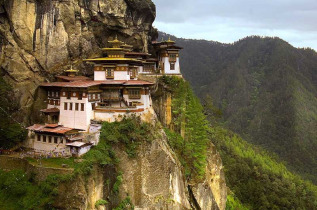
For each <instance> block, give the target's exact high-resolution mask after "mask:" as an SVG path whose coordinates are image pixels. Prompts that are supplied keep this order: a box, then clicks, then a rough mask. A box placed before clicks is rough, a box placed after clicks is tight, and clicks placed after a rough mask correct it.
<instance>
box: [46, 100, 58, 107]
mask: <svg viewBox="0 0 317 210" xmlns="http://www.w3.org/2000/svg"><path fill="white" fill-rule="evenodd" d="M48 104H50V105H55V106H59V100H52V99H50V100H48Z"/></svg>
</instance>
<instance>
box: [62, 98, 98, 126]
mask: <svg viewBox="0 0 317 210" xmlns="http://www.w3.org/2000/svg"><path fill="white" fill-rule="evenodd" d="M64 103H67V110H65V109H64ZM70 103H72V104H73V105H72V110H69V109H70ZM76 103H78V104H79V105H78V110H76V109H75V106H76V105H75V104H76ZM82 103H83V104H84V111H81V104H82ZM91 112H92V108H91V104H90V103H89V102H88V98H83V99H82V100H78V98H77V97H71V98H70V99H67V97H61V109H60V124H61V125H63V126H65V127H69V128H76V129H83V130H85V131H86V130H87V129H88V126H89V124H90V119H91Z"/></svg>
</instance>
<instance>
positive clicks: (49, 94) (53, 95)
mask: <svg viewBox="0 0 317 210" xmlns="http://www.w3.org/2000/svg"><path fill="white" fill-rule="evenodd" d="M47 94H48V96H49V97H59V92H58V91H48V92H47Z"/></svg>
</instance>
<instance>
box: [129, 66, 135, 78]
mask: <svg viewBox="0 0 317 210" xmlns="http://www.w3.org/2000/svg"><path fill="white" fill-rule="evenodd" d="M135 77H136V68H133V69H130V78H131V79H133V78H135Z"/></svg>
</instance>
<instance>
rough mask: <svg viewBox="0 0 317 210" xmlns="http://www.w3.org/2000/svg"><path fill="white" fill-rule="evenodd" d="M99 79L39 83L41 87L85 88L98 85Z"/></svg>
mask: <svg viewBox="0 0 317 210" xmlns="http://www.w3.org/2000/svg"><path fill="white" fill-rule="evenodd" d="M100 84H101V83H100V81H93V80H80V81H74V82H49V83H43V84H41V86H42V87H79V88H80V87H81V88H87V87H91V86H96V85H100Z"/></svg>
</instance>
